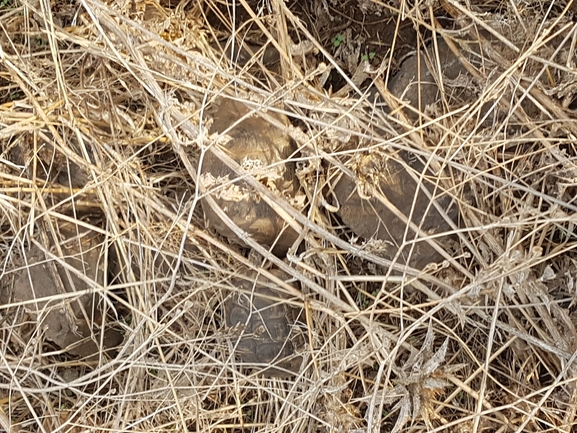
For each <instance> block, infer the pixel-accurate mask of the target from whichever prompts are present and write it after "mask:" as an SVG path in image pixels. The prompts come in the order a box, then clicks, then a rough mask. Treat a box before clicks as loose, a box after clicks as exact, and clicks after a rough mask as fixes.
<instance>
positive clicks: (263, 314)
mask: <svg viewBox="0 0 577 433" xmlns="http://www.w3.org/2000/svg"><path fill="white" fill-rule="evenodd" d="M271 273H272V274H273V275H275V276H277V277H279V278H281V279H284V280H286V279H288V275H286V274H285V273H284V272H282V271H280V270H279V269H276V268H275V269H272V270H271ZM242 274H243V275H242V276H239V277H236V278H235V279H234V280H233V284H234V286H235V287H237V288H238V292H236V293H234V294H232V295H231V296H230V298H229V299H228V300H227V301H226V302H225V306H224V307H225V321H226V325H227V327H229V329H231V330H232V333H231V334H232V335H233V337H232V338H231V346H232V348H233V349H234V355H235V357H236V358H238V359H239V360H240V362H241V365H242V366H243V367H245V368H250V369H253V370H257V371H258V373H259V374H260V375H263V376H267V377H289V376H292V375H294V374H295V373H296V372H297V371H298V369H299V367H300V365H301V363H302V357H301V356H299V355H296V354H295V346H298V345H300V344H301V343H302V341H301V339H300V333H299V332H298V330H295V331H293V328H295V325H296V324H297V321H298V319H299V316H300V314H301V310H300V309H298V308H296V307H294V306H292V305H291V304H289V302H288V300H289V296H288V295H287V294H286V293H285V292H282V291H280V290H278V287H277V286H276V285H275V284H274V283H273V282H272V281H269V280H268V279H267V278H265V277H264V276H263V275H262V274H258V273H257V272H256V271H254V270H248V269H246V270H244V271H243V272H242Z"/></svg>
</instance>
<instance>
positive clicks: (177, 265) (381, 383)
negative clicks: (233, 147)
mask: <svg viewBox="0 0 577 433" xmlns="http://www.w3.org/2000/svg"><path fill="white" fill-rule="evenodd" d="M385 3H386V4H385ZM466 5H467V6H466ZM576 13H577V12H576V10H575V7H574V6H573V2H572V1H568V2H567V1H550V2H540V1H534V2H513V1H510V2H497V1H489V2H485V1H480V2H476V1H469V2H456V1H449V0H443V1H440V2H428V1H414V2H413V1H405V0H399V1H391V2H377V1H366V0H364V1H350V2H336V1H332V0H329V1H321V0H319V1H312V2H292V3H291V2H283V1H280V0H270V1H266V2H256V1H249V0H239V1H237V2H228V3H225V2H216V1H213V0H204V1H202V0H199V1H182V2H180V3H178V4H176V5H175V4H173V3H170V2H167V1H159V2H157V1H133V2H128V1H110V2H108V3H105V2H100V1H97V0H79V1H74V2H64V3H63V2H52V3H50V2H48V1H44V0H39V1H32V0H30V1H27V0H21V1H16V0H4V1H0V92H1V93H0V124H1V128H0V143H1V145H0V236H1V240H2V242H0V263H1V266H0V295H1V296H0V299H1V300H2V304H0V429H3V430H5V431H9V432H28V431H41V432H83V431H101V432H123V431H133V432H134V431H150V432H152V431H158V432H164V431H166V432H169V431H170V432H173V431H178V432H181V431H190V432H192V431H231V432H232V431H240V430H244V429H246V430H249V429H250V430H251V431H268V432H281V431H290V432H293V433H300V432H311V431H338V432H371V433H372V432H376V431H383V432H390V431H393V432H400V431H403V432H422V431H431V432H477V431H478V432H481V431H487V432H488V431H491V432H543V431H561V432H567V433H569V432H571V431H574V425H575V424H576V409H575V408H576V407H577V406H576V403H577V388H576V386H575V377H576V374H577V371H576V364H575V357H576V355H575V354H576V353H577V352H576V349H577V347H576V344H577V343H576V341H577V335H576V331H575V321H576V320H577V317H576V316H575V290H576V287H575V278H576V276H577V268H576V267H575V264H576V263H577V261H576V260H577V257H576V256H575V252H574V248H575V245H577V243H576V237H575V222H576V220H575V211H577V204H576V203H575V200H574V198H575V192H576V187H575V179H577V167H576V165H575V158H576V156H577V150H576V149H575V145H574V142H575V137H576V136H577V127H576V125H577V123H576V122H575V109H576V107H577V105H576V104H577V103H576V93H577V91H576V89H577V86H576V83H577V79H576V77H577V73H576V62H577V59H576V58H575V52H576V50H575V45H576V41H577V27H576V24H575V14H576ZM370 23H379V24H378V25H380V26H381V27H378V28H379V29H381V30H382V31H383V35H382V38H383V39H382V40H378V41H376V40H373V39H370V37H368V36H367V35H371V33H370V32H371V30H370V29H371V28H370V26H369V24H370ZM374 25H375V26H376V25H377V24H374ZM365 30H366V32H365ZM381 30H379V31H381ZM407 35H409V36H407ZM373 36H374V35H373ZM371 37H372V36H371ZM216 41H220V42H216ZM377 42H378V43H380V44H381V45H380V46H381V50H380V51H379V50H376V49H375V48H374V47H378V46H379V45H378V43H377ZM365 47H373V48H370V51H368V52H366V53H365V52H364V51H363V50H364V49H365ZM373 50H374V51H373ZM418 51H421V53H422V55H421V56H416V54H415V53H416V52H418ZM443 56H445V57H443ZM447 56H448V57H447ZM447 58H450V59H452V60H451V61H452V62H454V63H451V64H452V65H453V66H449V65H448V63H447V62H446V59H447ZM411 61H414V62H415V65H416V67H415V68H416V69H417V70H419V71H421V72H422V73H424V72H425V71H428V72H429V75H428V80H429V86H430V85H431V83H433V82H434V83H436V84H435V86H436V87H435V88H434V89H435V91H434V94H435V99H434V100H432V101H431V100H427V97H428V96H427V93H426V90H425V89H426V86H424V84H425V83H421V84H422V85H423V87H419V86H415V84H416V82H415V80H414V79H412V81H411V83H409V84H410V85H409V84H407V86H406V89H403V90H402V91H401V92H396V91H394V90H393V89H394V82H395V79H397V80H398V78H394V77H395V76H396V77H398V75H396V74H397V73H398V71H399V70H401V71H402V65H403V62H411ZM405 64H409V63H405ZM451 68H453V69H451ZM451 70H453V71H457V73H456V74H454V76H449V75H450V73H451V72H450V71H451ZM397 82H398V81H397ZM417 84H418V83H417ZM331 86H332V87H331ZM388 89H389V90H388ZM410 89H413V90H410ZM415 89H416V90H415ZM438 89H440V91H439V92H437V90H438ZM375 95H378V97H377V98H375ZM221 98H230V99H234V100H236V101H240V102H243V103H244V104H245V106H246V107H247V109H248V110H251V111H252V114H251V115H253V116H260V117H261V118H262V119H263V121H266V122H270V123H271V124H273V125H276V126H277V127H279V128H281V129H283V130H284V131H285V133H286V134H288V135H290V137H291V138H292V140H294V142H295V143H296V145H297V147H298V152H295V153H294V154H293V155H292V156H291V157H290V159H291V161H292V162H294V163H295V164H296V167H297V177H298V180H299V182H300V188H301V189H300V191H301V194H303V195H304V198H303V201H302V202H301V203H302V204H303V206H301V207H300V208H299V207H298V206H297V207H296V208H295V203H294V202H291V201H290V200H289V199H287V198H283V197H279V195H278V194H275V193H273V192H272V191H271V190H269V189H267V188H266V187H265V185H263V183H261V182H259V180H258V178H255V177H253V176H251V175H247V174H246V173H245V172H244V171H243V170H242V167H241V166H240V165H239V164H238V163H237V162H235V161H234V159H233V158H231V157H230V155H228V154H227V153H226V152H225V151H224V150H223V149H222V147H220V146H219V143H222V142H223V141H222V140H226V137H218V136H217V135H215V134H213V133H212V132H211V128H210V127H211V116H212V113H213V112H214V107H215V106H216V105H217V104H218V101H219V99H221ZM411 98H414V99H415V100H414V101H413V102H414V103H413V104H412V105H411V104H410V101H411ZM383 101H384V104H383ZM383 105H385V106H386V107H388V108H385V109H382V107H383ZM271 113H283V114H286V115H287V116H289V118H290V120H291V124H290V126H287V125H285V124H282V122H279V121H278V118H277V116H276V115H271ZM207 153H212V154H215V155H217V156H218V157H219V158H220V159H221V161H222V164H224V165H227V166H229V167H230V168H231V169H232V170H233V171H234V172H235V173H236V174H237V175H238V176H239V177H242V178H243V180H244V181H245V183H246V184H248V185H250V186H251V187H252V188H253V192H254V193H255V194H257V195H259V196H260V199H262V200H264V201H265V202H266V203H268V204H269V205H270V206H271V207H272V208H273V209H274V210H275V211H276V212H277V213H278V214H279V215H280V216H281V217H282V218H284V219H285V221H286V222H287V224H288V225H289V226H290V227H292V228H293V229H295V231H297V233H298V234H299V235H300V237H299V239H298V241H297V244H296V245H295V246H294V248H292V249H291V250H290V251H289V253H288V254H287V256H286V257H277V256H275V255H273V254H272V253H271V252H270V251H269V249H268V247H265V246H263V245H260V244H258V243H256V242H255V241H254V240H253V239H252V238H251V237H250V236H248V235H247V234H246V233H245V232H243V231H242V230H241V229H240V228H239V227H238V226H236V225H235V223H234V220H233V219H231V218H229V217H228V216H227V214H226V213H225V212H224V211H223V210H222V209H219V208H218V207H215V211H216V212H217V213H218V214H219V215H220V216H221V217H222V219H223V220H224V221H225V223H227V224H228V225H229V226H230V228H231V230H233V232H234V233H235V234H236V235H238V237H239V238H240V239H243V240H244V241H245V243H246V245H247V246H248V247H240V246H239V245H237V244H234V243H229V242H228V241H227V239H225V238H223V237H221V236H219V235H218V234H216V233H215V232H214V231H213V230H211V229H210V227H208V226H207V224H206V222H205V220H204V216H203V212H202V208H201V200H203V199H206V200H207V203H209V204H210V203H211V202H212V205H214V204H215V203H214V200H211V198H210V197H211V196H210V195H208V193H210V192H214V191H207V190H206V189H204V188H203V186H202V184H199V183H197V180H198V179H199V178H200V176H199V173H200V171H199V170H200V169H201V167H202V161H203V158H204V156H205V155H206V154H207ZM402 154H409V155H411V158H412V159H413V160H414V159H417V160H419V161H420V163H421V164H423V166H426V167H427V168H428V171H427V172H425V171H422V172H418V171H411V167H410V164H409V163H408V162H407V161H406V160H405V159H403V158H401V157H400V156H399V155H402ZM366 158H369V159H368V160H369V161H372V162H371V164H372V165H371V164H367V163H366V161H367V159H366ZM379 158H381V159H379ZM387 158H389V159H390V158H393V159H395V160H396V161H397V162H398V163H399V164H401V165H402V166H403V167H404V170H406V171H407V173H409V174H410V176H411V178H412V179H413V180H414V181H415V182H417V183H419V184H421V183H424V182H425V180H427V182H432V183H433V184H434V185H436V189H435V191H434V196H435V197H433V196H432V195H431V194H430V195H429V199H433V198H435V199H436V200H431V201H430V203H429V206H428V208H429V210H430V209H436V211H438V212H440V215H441V217H442V218H444V220H445V222H446V224H448V225H447V227H448V228H447V230H446V232H445V233H429V232H427V231H426V230H423V229H422V228H421V227H419V223H418V221H417V222H415V220H410V217H409V216H408V215H405V214H404V213H402V212H400V211H399V210H398V209H396V207H395V204H394V203H391V201H390V200H389V199H388V198H387V196H385V195H383V194H381V193H380V192H379V190H378V188H375V185H378V184H379V182H383V181H384V182H386V181H387V179H386V177H387V176H395V174H394V173H388V172H386V171H382V170H381V169H379V167H383V166H379V165H378V164H376V163H374V164H373V162H374V161H386V160H387ZM383 164H384V163H383ZM199 167H200V168H199ZM423 173H436V176H432V178H431V177H429V178H427V179H425V176H428V175H426V174H423ZM347 177H348V178H354V179H355V182H356V183H357V185H358V188H359V191H362V192H363V194H366V195H368V196H371V197H373V198H375V199H376V200H378V198H379V197H380V201H379V203H381V205H383V206H387V207H388V208H389V209H390V210H391V212H393V213H394V214H396V215H397V216H398V217H399V218H400V220H401V221H403V225H404V226H405V227H407V230H406V231H405V232H404V238H403V239H404V240H403V242H402V245H400V246H401V248H400V250H399V252H398V254H396V253H395V254H393V255H392V256H391V255H386V254H382V251H384V250H386V247H387V245H385V242H383V241H379V240H377V239H361V238H359V237H358V236H356V235H355V234H353V233H352V232H351V231H350V229H349V228H347V227H345V226H344V225H343V224H342V220H341V219H340V218H339V217H338V216H337V215H338V210H339V206H340V205H341V204H340V203H337V202H336V201H335V197H334V195H335V194H334V193H333V192H334V190H335V188H336V185H337V184H338V181H339V179H342V178H347ZM383 177H384V179H383ZM443 197H444V198H448V199H449V200H450V201H452V202H453V203H454V205H455V206H456V207H458V211H459V212H458V214H459V217H458V218H457V219H452V218H451V215H448V214H447V213H445V212H444V211H443V209H442V208H441V207H440V206H439V205H438V203H439V201H440V200H441V198H443ZM407 200H408V201H411V200H412V198H411V197H407ZM416 208H417V205H416V203H413V207H412V209H416ZM408 217H409V219H408ZM385 223H386V221H385ZM70 227H72V233H70ZM86 233H91V235H90V236H89V238H90V239H91V240H90V241H88V240H87V235H86ZM415 233H417V234H418V236H417V238H418V239H417V238H415ZM447 235H450V236H451V237H452V244H451V246H450V248H448V247H447V246H446V244H444V243H443V239H444V238H446V237H447ZM94 239H97V240H98V241H97V242H96V241H94ZM417 240H418V242H417ZM423 242H424V243H426V244H428V245H429V246H430V247H431V248H432V250H433V251H436V252H437V253H439V254H440V256H441V260H440V262H439V263H438V264H432V265H429V266H426V267H425V268H424V269H422V268H421V269H419V268H411V267H409V266H406V265H404V264H403V263H406V260H404V258H405V259H406V257H407V256H410V255H411V254H416V253H417V251H418V248H419V245H422V243H423ZM88 251H91V252H92V253H91V254H93V256H91V257H95V259H94V261H93V262H92V264H91V266H88V265H87V266H84V267H83V266H79V265H78V264H77V263H78V261H77V259H78V258H77V257H76V256H77V255H78V254H80V252H83V253H82V254H85V253H86V254H88ZM34 254H35V255H34ZM33 257H42V259H41V262H42V260H46V266H45V268H46V269H51V271H46V272H47V273H46V277H45V280H44V281H45V282H46V285H42V284H39V285H38V286H37V287H38V288H39V289H38V290H39V292H38V293H39V294H38V295H37V298H40V299H34V298H28V299H17V297H16V298H15V297H14V290H15V289H14V288H15V287H16V288H18V287H23V286H22V284H25V283H23V282H22V281H24V280H25V279H24V280H22V279H21V275H27V273H26V272H25V271H26V269H27V268H28V269H30V268H31V267H32V266H33V265H34V264H36V263H37V262H35V261H34V260H36V259H34V258H33ZM49 263H58V264H59V266H58V267H54V266H53V265H49ZM75 263H76V264H75ZM272 267H278V268H281V269H283V270H284V271H285V272H286V273H287V274H288V277H287V280H286V281H283V280H282V279H279V278H278V275H277V274H275V273H271V269H272ZM247 268H249V269H254V270H257V271H259V272H261V273H262V274H263V275H265V276H266V277H267V278H269V279H270V280H271V281H273V282H275V283H276V284H277V285H278V286H279V294H280V293H283V295H282V296H281V297H279V298H278V299H277V302H280V303H282V302H285V303H290V304H291V305H292V306H294V307H298V308H302V313H301V316H300V319H299V321H298V323H297V324H296V325H295V326H294V328H295V329H294V331H295V332H297V333H300V336H301V339H302V340H303V341H304V343H303V344H302V345H301V346H300V347H299V348H298V351H299V354H301V355H302V359H303V365H302V367H301V368H300V372H299V373H298V374H297V375H295V376H294V377H288V378H265V377H262V376H260V375H258V374H256V373H253V372H252V371H251V370H246V369H242V368H241V367H240V366H239V364H238V359H237V358H235V356H234V354H233V349H234V345H235V343H234V339H233V338H230V337H231V335H233V334H234V332H235V331H234V330H231V329H229V328H227V326H225V321H224V318H223V306H224V305H225V302H226V301H227V299H231V297H232V296H233V295H234V294H235V293H237V291H238V287H236V286H235V284H234V281H235V279H236V278H239V277H241V274H242V269H247ZM95 275H98V276H95ZM51 279H54V280H58V279H60V280H63V281H67V283H66V284H65V285H64V286H66V287H64V286H61V287H60V288H61V289H62V290H61V291H60V292H59V293H48V292H43V291H42V290H43V289H42V288H41V287H40V286H42V287H47V286H48V284H49V281H52V280H51ZM18 281H20V282H18ZM297 281H298V284H297V283H296V282H297ZM19 284H20V285H19ZM70 285H72V286H73V288H71V287H69V286H70ZM253 295H255V296H258V293H256V292H255V293H253ZM86 299H89V302H84V301H83V300H86ZM79 306H80V307H79ZM54 311H57V312H58V314H57V315H56V316H54V315H53V314H52V315H51V312H54ZM54 317H56V318H54ZM50 318H52V319H50ZM43 320H44V321H43ZM70 320H72V322H70ZM75 321H76V322H75ZM70 323H76V325H74V326H73V325H70V326H71V328H70V329H69V330H68V331H67V332H68V334H64V332H65V331H58V330H55V327H57V326H59V324H61V325H62V326H63V327H64V326H65V324H70ZM87 324H90V326H89V327H88V328H86V325H87ZM66 326H69V325H66ZM83 327H84V328H83ZM85 328H86V329H88V330H87V331H86V332H87V334H82V335H83V336H84V337H86V338H85V340H84V343H86V344H85V345H83V342H81V341H80V338H79V337H75V338H72V340H73V342H72V347H68V348H67V347H60V346H59V345H58V344H56V343H55V342H57V341H60V340H58V338H60V337H62V336H69V335H78V334H79V333H81V330H82V329H85ZM102 331H106V332H102ZM59 332H60V333H59ZM107 332H108V334H107ZM108 338H114V339H116V343H117V345H116V344H115V345H111V344H109V343H108V341H107V339H108ZM110 346H111V347H113V349H112V350H108V351H106V350H104V349H106V348H107V347H110ZM87 348H88V349H87Z"/></svg>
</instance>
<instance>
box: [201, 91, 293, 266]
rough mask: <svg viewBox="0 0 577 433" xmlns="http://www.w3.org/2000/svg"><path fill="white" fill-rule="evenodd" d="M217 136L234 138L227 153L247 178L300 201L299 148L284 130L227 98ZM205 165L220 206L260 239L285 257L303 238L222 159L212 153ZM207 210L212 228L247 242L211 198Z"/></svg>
mask: <svg viewBox="0 0 577 433" xmlns="http://www.w3.org/2000/svg"><path fill="white" fill-rule="evenodd" d="M270 115H271V116H272V117H273V118H275V119H276V120H277V121H278V122H280V123H281V124H282V125H286V126H288V125H289V124H290V123H289V120H288V118H287V117H286V116H284V115H281V114H277V113H270ZM211 132H216V133H219V134H223V133H225V134H226V135H227V136H228V137H229V140H228V142H227V143H226V145H225V151H226V153H228V154H229V155H230V157H231V158H232V159H234V160H235V161H236V162H237V163H238V164H239V165H240V166H241V167H242V169H243V170H245V171H246V172H247V174H251V175H254V176H255V177H256V178H257V179H258V180H259V181H260V182H262V183H263V184H265V185H266V186H267V187H268V188H269V189H270V190H271V191H273V192H274V193H275V194H277V195H278V196H281V197H284V198H287V199H289V200H290V199H292V198H294V197H295V195H296V193H297V190H298V183H297V182H296V177H295V164H294V163H292V162H290V161H288V162H287V159H288V158H289V157H290V156H291V155H292V154H293V153H295V151H296V146H295V144H294V142H293V141H292V140H291V139H290V138H289V136H288V135H287V134H286V133H285V132H284V131H282V130H281V129H279V128H277V127H275V126H274V125H272V124H270V123H268V122H266V121H265V120H264V119H262V118H260V117H258V116H249V110H248V109H247V108H246V107H245V106H244V105H243V104H242V103H241V102H238V101H234V100H231V99H226V100H224V101H221V103H220V105H219V107H218V109H217V110H216V113H215V115H214V121H213V123H212V127H211ZM201 164H202V165H201V182H202V183H203V185H204V187H205V188H206V189H207V190H208V191H209V192H210V193H211V194H212V197H213V199H214V200H215V202H216V204H217V205H218V206H220V207H221V208H222V209H223V210H224V212H225V213H226V214H227V215H228V217H229V218H231V219H232V221H233V222H234V223H235V224H236V225H237V226H238V227H240V228H241V229H242V230H243V231H245V232H247V233H248V234H249V236H251V237H252V238H253V239H254V240H255V241H257V242H258V243H260V244H262V245H265V246H268V247H271V248H272V251H273V252H274V253H275V254H276V255H278V256H281V257H282V256H284V255H285V254H286V252H287V251H288V249H289V248H290V247H291V246H292V245H293V243H294V242H295V241H296V239H297V238H298V235H297V233H296V232H295V231H294V230H293V229H292V228H290V227H288V225H287V224H286V222H285V221H284V219H283V218H282V217H281V216H279V215H278V214H277V213H276V212H275V211H274V210H273V209H272V208H271V207H270V206H269V205H268V204H267V203H265V202H264V201H263V200H262V198H261V197H260V195H259V194H258V193H256V192H255V191H254V190H252V188H250V187H249V186H248V185H247V183H246V182H245V181H243V180H240V179H237V175H236V174H235V173H234V171H233V170H232V169H230V168H229V167H228V166H227V165H225V164H224V163H223V162H222V161H221V160H220V159H219V158H218V156H216V155H214V154H213V153H211V152H207V153H206V156H205V158H204V160H203V161H202V162H201ZM202 208H203V210H204V214H205V217H206V220H207V221H208V222H209V225H211V226H212V227H214V229H215V230H216V231H217V232H218V233H220V234H221V235H223V236H225V237H227V238H228V239H229V240H231V241H233V242H236V243H238V244H241V245H242V244H244V243H243V241H242V240H241V239H239V237H238V236H237V235H236V234H235V233H234V231H233V230H232V229H231V228H230V227H229V226H228V225H227V224H226V223H225V222H224V221H223V220H222V219H221V218H220V217H219V216H218V215H217V214H216V212H215V210H214V209H213V208H212V207H211V206H210V205H209V204H208V203H207V201H206V200H203V201H202Z"/></svg>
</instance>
